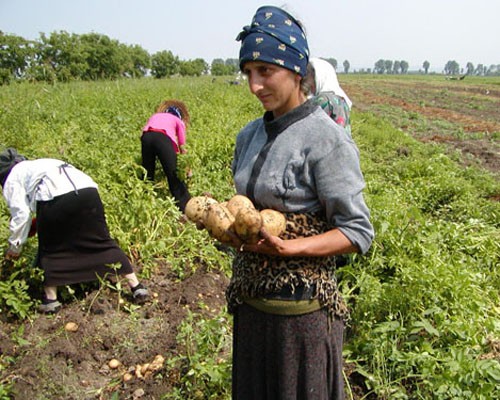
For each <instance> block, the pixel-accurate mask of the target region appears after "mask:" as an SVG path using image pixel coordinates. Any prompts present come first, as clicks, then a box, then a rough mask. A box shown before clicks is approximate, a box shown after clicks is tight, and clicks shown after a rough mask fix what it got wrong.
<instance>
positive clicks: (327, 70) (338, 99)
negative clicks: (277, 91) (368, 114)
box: [304, 57, 352, 134]
mask: <svg viewBox="0 0 500 400" xmlns="http://www.w3.org/2000/svg"><path fill="white" fill-rule="evenodd" d="M304 86H305V88H306V91H308V95H309V97H312V98H313V99H314V102H315V103H316V104H318V105H319V106H320V107H321V108H322V109H323V110H324V111H325V112H326V113H327V115H328V116H329V117H330V118H332V119H333V120H334V121H335V122H336V123H337V124H339V125H340V126H342V127H344V128H345V129H346V131H347V132H348V133H349V134H351V120H350V114H351V107H352V101H351V100H350V99H349V97H348V96H347V94H346V93H345V92H344V90H343V89H342V88H341V87H340V84H339V81H338V78H337V73H336V72H335V68H333V65H332V64H330V63H329V62H328V61H326V60H323V59H322V58H314V57H312V58H311V59H310V60H309V65H308V70H307V75H306V82H305V85H304Z"/></svg>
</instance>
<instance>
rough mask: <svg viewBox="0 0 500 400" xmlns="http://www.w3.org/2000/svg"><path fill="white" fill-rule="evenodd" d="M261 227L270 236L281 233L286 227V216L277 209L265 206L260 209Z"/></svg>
mask: <svg viewBox="0 0 500 400" xmlns="http://www.w3.org/2000/svg"><path fill="white" fill-rule="evenodd" d="M260 215H261V217H262V227H263V228H264V229H265V230H266V232H268V233H269V234H270V235H272V236H279V235H281V234H282V233H283V232H284V231H285V229H286V218H285V216H284V215H283V214H282V213H280V212H279V211H276V210H272V209H270V208H266V209H264V210H261V211H260Z"/></svg>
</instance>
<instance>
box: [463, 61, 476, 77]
mask: <svg viewBox="0 0 500 400" xmlns="http://www.w3.org/2000/svg"><path fill="white" fill-rule="evenodd" d="M465 69H466V70H467V75H472V74H474V64H472V63H471V62H470V61H469V62H468V63H467V65H466V66H465Z"/></svg>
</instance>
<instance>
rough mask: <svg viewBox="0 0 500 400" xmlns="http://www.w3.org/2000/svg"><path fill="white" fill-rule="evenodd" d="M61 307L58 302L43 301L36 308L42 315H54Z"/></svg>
mask: <svg viewBox="0 0 500 400" xmlns="http://www.w3.org/2000/svg"><path fill="white" fill-rule="evenodd" d="M61 307H62V304H61V303H60V302H59V301H58V300H48V299H45V298H44V299H43V300H42V304H40V305H39V306H38V311H40V312H41V313H43V314H55V313H57V312H58V311H59V310H60V309H61Z"/></svg>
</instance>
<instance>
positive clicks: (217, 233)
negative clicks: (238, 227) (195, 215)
mask: <svg viewBox="0 0 500 400" xmlns="http://www.w3.org/2000/svg"><path fill="white" fill-rule="evenodd" d="M203 221H204V222H203V223H204V225H205V228H206V229H207V231H208V233H209V234H210V236H212V237H213V238H215V239H217V240H219V241H220V242H222V243H228V242H231V239H232V238H231V236H230V235H229V234H227V232H226V231H227V230H231V229H232V226H233V223H234V217H233V215H232V214H231V213H230V212H229V210H228V209H227V208H226V207H224V206H223V205H221V204H219V203H217V204H210V205H209V206H208V207H207V210H206V211H205V215H204V217H203Z"/></svg>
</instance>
